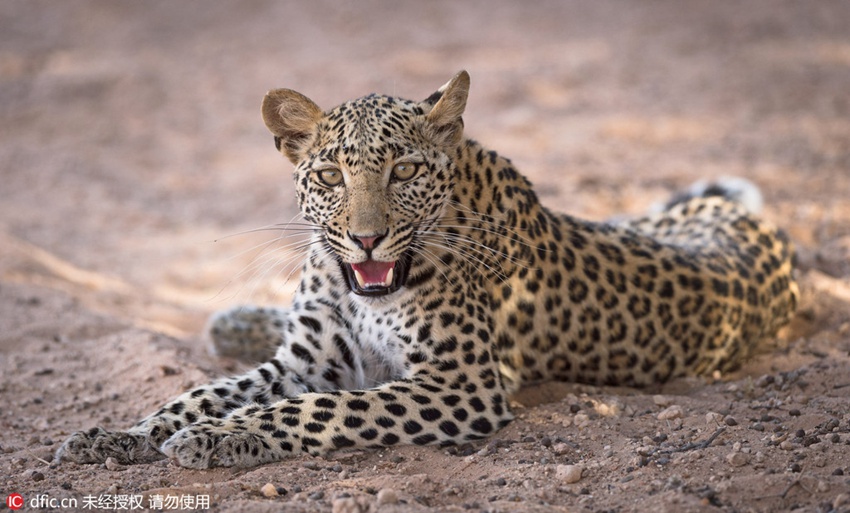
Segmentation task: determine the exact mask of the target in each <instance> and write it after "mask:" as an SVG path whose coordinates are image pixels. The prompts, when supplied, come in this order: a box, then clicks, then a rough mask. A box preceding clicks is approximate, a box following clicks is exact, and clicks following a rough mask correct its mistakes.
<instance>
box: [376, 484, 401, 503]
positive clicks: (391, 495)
mask: <svg viewBox="0 0 850 513" xmlns="http://www.w3.org/2000/svg"><path fill="white" fill-rule="evenodd" d="M397 503H398V495H397V494H396V493H395V490H393V489H391V488H381V490H380V491H379V492H378V498H377V499H376V504H377V505H378V507H380V506H383V505H384V504H397Z"/></svg>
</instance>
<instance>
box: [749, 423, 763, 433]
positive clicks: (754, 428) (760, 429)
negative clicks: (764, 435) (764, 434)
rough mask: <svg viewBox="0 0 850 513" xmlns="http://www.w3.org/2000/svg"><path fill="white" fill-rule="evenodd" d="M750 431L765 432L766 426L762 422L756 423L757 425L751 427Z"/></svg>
mask: <svg viewBox="0 0 850 513" xmlns="http://www.w3.org/2000/svg"><path fill="white" fill-rule="evenodd" d="M750 429H752V430H753V431H764V424H762V423H761V422H756V423H755V424H753V425H752V426H750Z"/></svg>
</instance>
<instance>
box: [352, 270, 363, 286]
mask: <svg viewBox="0 0 850 513" xmlns="http://www.w3.org/2000/svg"><path fill="white" fill-rule="evenodd" d="M352 270H353V271H354V279H355V280H357V284H358V285H360V288H361V289H365V288H366V281H365V280H364V279H363V275H361V274H360V271H358V270H357V269H352Z"/></svg>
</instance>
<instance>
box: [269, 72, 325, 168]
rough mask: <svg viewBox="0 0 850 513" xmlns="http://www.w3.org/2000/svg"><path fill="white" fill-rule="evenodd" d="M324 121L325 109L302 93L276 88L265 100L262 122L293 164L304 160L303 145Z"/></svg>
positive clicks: (277, 145)
mask: <svg viewBox="0 0 850 513" xmlns="http://www.w3.org/2000/svg"><path fill="white" fill-rule="evenodd" d="M321 118H322V109H320V108H319V106H318V105H316V104H315V103H313V100H311V99H309V98H307V97H306V96H304V95H303V94H301V93H297V92H295V91H293V90H291V89H274V90H272V91H269V92H268V93H267V94H266V97H265V98H263V121H265V123H266V127H268V129H269V131H271V133H272V134H274V144H275V146H276V147H277V149H278V150H280V151H282V152H283V154H284V155H286V157H287V158H288V159H289V160H291V161H292V163H293V164H298V162H299V161H300V160H301V158H302V157H303V150H304V144H305V143H306V142H308V141H309V139H310V136H311V135H312V134H313V131H314V130H315V128H316V124H317V123H318V122H319V120H320V119H321Z"/></svg>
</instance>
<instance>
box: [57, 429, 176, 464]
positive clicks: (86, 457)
mask: <svg viewBox="0 0 850 513" xmlns="http://www.w3.org/2000/svg"><path fill="white" fill-rule="evenodd" d="M110 457H111V458H113V459H115V461H117V462H118V463H122V464H124V465H133V464H137V463H151V462H154V461H157V460H161V459H162V458H163V457H164V456H163V455H162V454H161V453H160V452H159V451H158V450H157V449H156V448H155V447H153V446H152V445H151V444H150V443H149V442H148V439H147V437H146V436H145V435H141V434H135V433H128V432H124V431H106V430H105V429H103V428H93V429H90V430H88V431H77V432H76V433H74V434H73V435H71V436H70V437H68V439H67V440H65V443H63V444H62V446H61V447H59V450H58V451H56V460H57V461H73V462H75V463H103V462H105V461H106V459H107V458H110Z"/></svg>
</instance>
